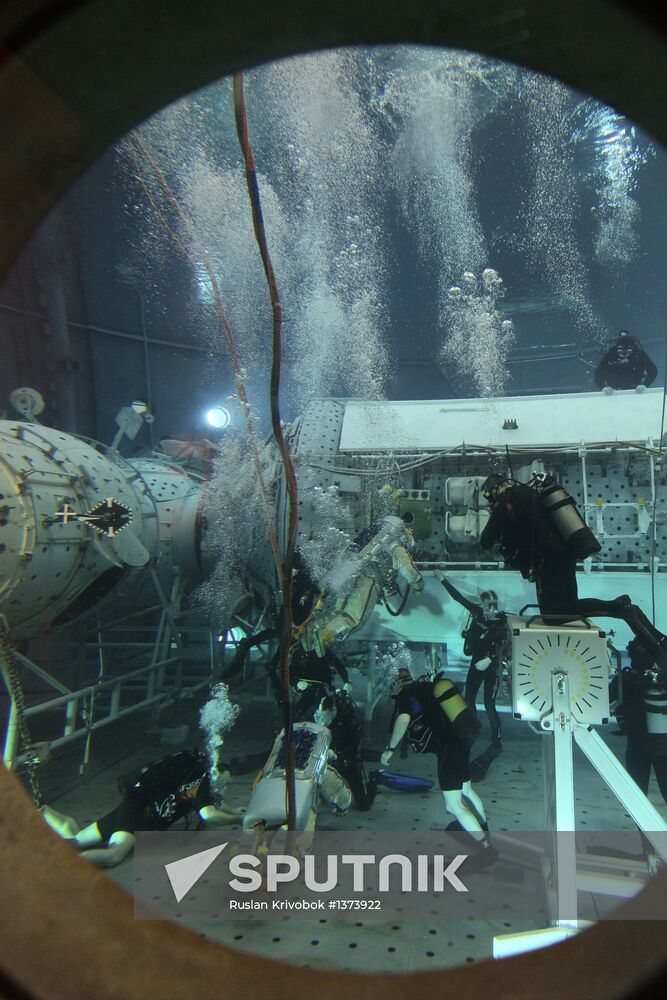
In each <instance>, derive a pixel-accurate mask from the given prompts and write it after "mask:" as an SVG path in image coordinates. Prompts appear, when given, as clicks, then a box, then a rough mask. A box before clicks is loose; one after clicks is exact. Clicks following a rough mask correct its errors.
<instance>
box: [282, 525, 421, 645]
mask: <svg viewBox="0 0 667 1000" xmlns="http://www.w3.org/2000/svg"><path fill="white" fill-rule="evenodd" d="M413 544H414V543H413V540H412V535H411V532H410V531H409V529H408V528H407V527H406V525H405V523H404V522H403V521H402V520H401V518H400V517H397V516H395V515H389V516H387V517H383V518H382V519H381V520H380V521H379V522H376V523H375V524H373V525H371V526H370V527H369V528H366V529H365V531H363V532H362V533H361V534H360V535H359V536H357V538H356V539H355V541H354V543H353V545H352V546H350V548H349V549H348V550H347V551H346V552H345V553H344V554H343V555H342V557H341V558H340V559H339V560H338V561H337V563H336V564H335V565H334V567H333V569H332V570H331V571H330V572H329V574H328V576H327V579H326V580H325V584H324V588H323V593H322V594H321V595H320V597H319V598H318V600H317V602H316V603H315V607H314V610H313V612H312V614H311V616H310V617H309V618H308V620H307V621H306V622H305V624H304V625H303V626H302V628H301V629H300V630H297V633H299V632H300V639H301V643H302V645H303V648H304V649H305V650H306V651H307V652H310V651H311V650H315V652H316V653H317V655H318V656H323V655H324V653H325V650H326V648H327V646H329V644H330V643H332V642H334V643H335V642H341V641H343V640H344V639H347V637H348V636H349V635H350V634H351V633H352V632H354V631H356V630H357V629H359V628H361V626H362V625H363V624H364V623H365V622H366V621H367V619H368V618H369V617H370V615H371V613H372V611H373V608H374V607H375V605H376V604H377V603H378V601H379V600H382V599H384V600H385V603H386V597H387V594H391V593H396V592H397V591H398V593H399V595H400V596H401V598H402V604H401V607H400V609H399V611H400V610H402V607H403V606H404V604H405V601H406V600H407V597H408V594H409V588H410V587H412V589H413V590H414V591H415V592H416V593H418V592H420V591H421V590H423V589H424V578H423V577H422V575H421V573H420V572H419V570H418V569H417V568H416V566H415V564H414V563H413V561H412V558H411V556H410V552H409V551H408V550H409V549H410V548H412V546H413ZM400 580H402V581H403V583H404V585H405V588H406V589H405V592H404V593H403V594H400V587H399V581H400ZM389 610H391V609H389ZM392 613H393V614H397V613H398V612H396V611H392Z"/></svg>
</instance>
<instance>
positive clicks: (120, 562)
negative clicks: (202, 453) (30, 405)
mask: <svg viewBox="0 0 667 1000" xmlns="http://www.w3.org/2000/svg"><path fill="white" fill-rule="evenodd" d="M98 449H99V450H98ZM199 492H200V484H199V482H198V481H197V480H195V479H193V478H192V477H191V476H189V475H188V473H187V472H186V471H184V470H182V469H179V468H177V467H174V466H171V465H167V464H162V463H160V462H158V461H154V460H150V459H135V460H133V461H132V462H128V461H126V460H124V459H123V458H121V456H120V455H118V454H117V453H116V452H111V451H108V450H102V446H101V445H100V446H96V445H95V443H94V442H89V441H87V440H83V439H81V438H78V437H75V436H73V435H70V434H66V433H64V432H63V431H59V430H55V429H53V428H49V427H42V426H40V425H37V424H32V423H25V422H21V421H8V420H4V421H0V614H2V615H4V617H5V618H6V620H7V623H8V625H9V627H10V628H11V630H12V635H13V636H14V637H15V638H19V639H21V638H32V637H34V636H36V635H38V634H40V633H42V632H44V631H45V630H46V629H48V628H54V627H58V626H61V625H65V624H68V623H69V622H71V621H74V620H75V619H76V618H78V617H79V616H80V615H82V614H84V613H85V612H87V611H89V610H90V609H91V608H92V607H94V606H95V605H97V604H98V603H99V602H100V601H101V600H102V599H103V598H105V597H106V596H108V595H109V594H111V593H112V591H114V590H116V588H117V587H118V585H119V584H120V583H121V581H123V580H128V578H130V577H131V576H132V574H135V575H136V574H140V575H142V576H143V575H144V573H145V570H146V569H147V568H148V567H150V566H152V565H157V566H158V567H159V574H160V577H161V578H162V580H163V582H167V581H168V578H169V577H173V575H174V573H175V572H176V571H177V570H180V571H182V572H183V573H184V574H185V575H188V576H197V575H199V574H198V554H197V528H196V525H197V504H198V497H199ZM158 556H159V560H158Z"/></svg>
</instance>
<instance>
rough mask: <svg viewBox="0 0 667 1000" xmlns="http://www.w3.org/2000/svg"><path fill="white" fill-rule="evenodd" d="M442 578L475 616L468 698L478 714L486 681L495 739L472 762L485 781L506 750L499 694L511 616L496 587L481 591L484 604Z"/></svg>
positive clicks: (468, 634)
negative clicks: (502, 607)
mask: <svg viewBox="0 0 667 1000" xmlns="http://www.w3.org/2000/svg"><path fill="white" fill-rule="evenodd" d="M440 582H441V584H442V585H443V587H444V588H445V590H446V591H447V593H448V594H449V595H450V596H451V597H453V598H454V600H455V601H458V603H459V604H461V605H462V606H463V607H464V608H465V609H466V611H468V612H469V614H470V616H471V618H470V623H469V625H468V627H467V628H466V630H465V632H464V633H463V638H464V640H465V643H464V646H463V652H464V653H465V654H466V656H469V657H470V667H469V669H468V676H467V677H466V685H465V700H466V701H467V703H468V705H469V706H470V708H471V709H472V711H473V712H475V714H476V713H477V707H476V702H477V692H478V691H479V689H480V687H481V686H482V684H483V685H484V709H485V711H486V716H487V718H488V720H489V726H490V728H491V743H490V744H489V746H488V747H487V748H486V750H484V751H483V753H481V754H480V755H479V757H475V759H474V760H473V761H471V763H470V773H471V776H472V780H473V781H481V780H482V778H483V777H484V776H485V775H486V772H487V770H488V769H489V766H490V764H491V762H492V760H493V759H494V757H497V756H498V754H500V753H502V750H503V743H502V736H501V730H500V716H499V715H498V710H497V709H496V696H497V694H498V687H499V684H500V675H501V671H502V651H503V645H504V642H505V637H506V628H507V617H506V616H505V615H504V614H503V612H502V611H501V612H498V595H497V594H496V592H495V591H494V590H485V591H484V592H483V593H482V594H480V601H481V604H475V603H474V602H473V601H469V600H468V599H467V598H466V597H464V596H463V594H462V593H461V592H460V591H459V590H457V589H456V587H455V586H454V585H453V584H452V583H450V582H449V580H446V579H444V578H443V579H442V580H441V581H440Z"/></svg>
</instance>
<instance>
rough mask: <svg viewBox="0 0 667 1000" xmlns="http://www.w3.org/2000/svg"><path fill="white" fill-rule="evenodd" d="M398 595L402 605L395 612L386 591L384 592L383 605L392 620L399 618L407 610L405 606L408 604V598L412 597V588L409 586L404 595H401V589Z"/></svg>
mask: <svg viewBox="0 0 667 1000" xmlns="http://www.w3.org/2000/svg"><path fill="white" fill-rule="evenodd" d="M398 593H399V595H400V597H401V603H400V604H399V606H398V608H397V610H396V611H394V609H393V608H392V607H391V606H390V604H389V601H388V600H387V595H386V594H385V592H384V590H383V591H382V603H383V604H384V606H385V608H386V609H387V611H388V612H389V614H390V615H391V616H392V618H398V616H399V615H401V614H402V613H403V609H404V608H405V605H406V604H407V603H408V597H409V596H410V587H409V586H408V588H407V589H406V591H405V593H404V594H401V590H400V587H399V590H398Z"/></svg>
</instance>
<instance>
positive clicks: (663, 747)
mask: <svg viewBox="0 0 667 1000" xmlns="http://www.w3.org/2000/svg"><path fill="white" fill-rule="evenodd" d="M627 650H628V653H629V654H630V668H629V669H628V668H626V669H624V670H623V671H622V673H621V684H620V687H621V692H620V697H621V701H622V705H623V720H624V729H625V732H626V733H627V737H628V743H627V747H626V755H625V769H626V771H627V772H628V774H629V775H630V777H631V778H632V780H633V781H634V782H635V783H636V784H637V785H638V786H639V788H640V789H641V790H642V792H643V793H644V795H646V794H647V792H648V785H649V778H650V775H651V767H653V771H654V773H655V777H656V780H657V782H658V788H659V789H660V793H661V795H662V797H663V799H664V801H665V802H667V690H665V687H664V686H663V685H662V684H661V683H660V682H659V681H658V677H657V673H656V670H655V664H654V661H653V657H652V656H651V654H650V652H649V651H648V650H647V649H646V648H645V647H644V645H643V644H642V642H641V641H640V640H639V639H631V640H630V642H629V643H628V645H627Z"/></svg>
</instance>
